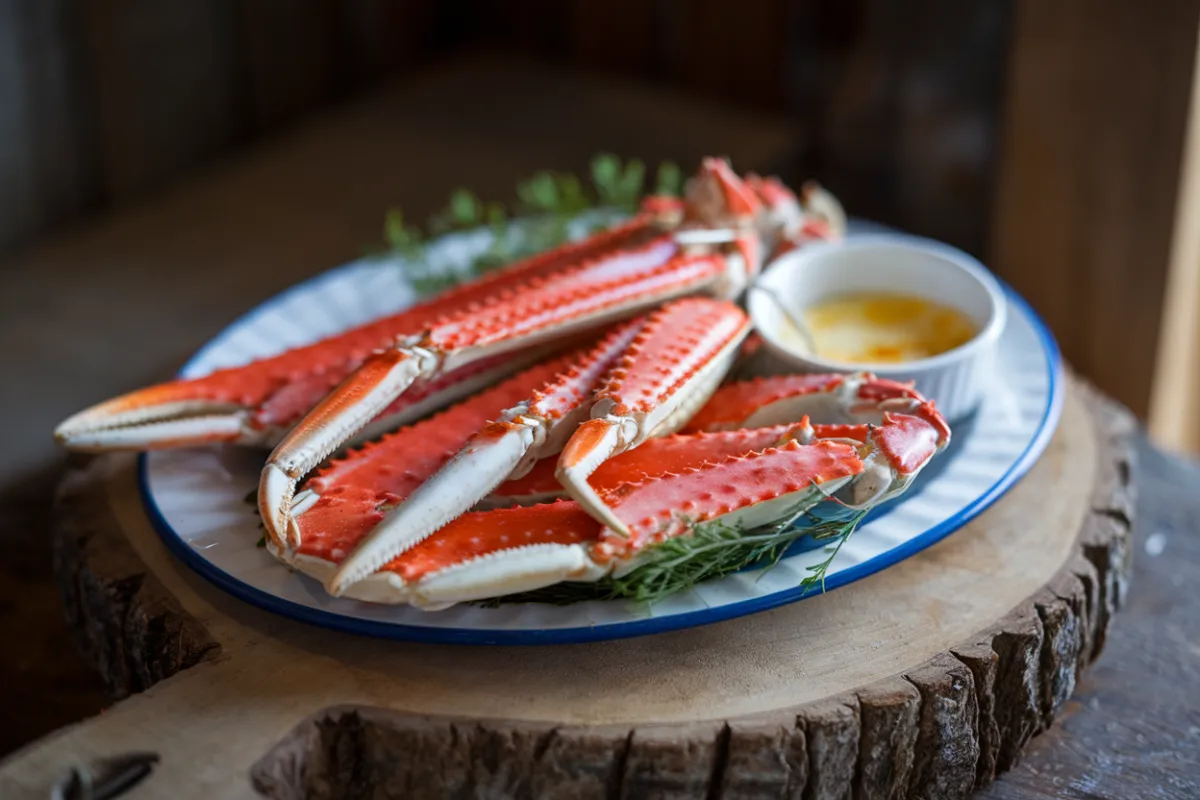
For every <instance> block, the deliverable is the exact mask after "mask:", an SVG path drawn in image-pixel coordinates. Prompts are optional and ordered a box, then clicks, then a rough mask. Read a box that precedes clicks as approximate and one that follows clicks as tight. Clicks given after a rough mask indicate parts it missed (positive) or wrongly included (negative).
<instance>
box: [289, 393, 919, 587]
mask: <svg viewBox="0 0 1200 800" xmlns="http://www.w3.org/2000/svg"><path fill="white" fill-rule="evenodd" d="M733 387H740V388H738V389H737V390H736V392H735V390H734V389H733ZM780 388H781V387H780V386H779V385H778V382H763V381H755V382H747V383H746V384H744V385H739V384H733V385H731V387H726V388H724V389H722V390H721V391H720V392H718V394H719V395H720V394H722V393H723V394H724V395H725V397H724V398H714V400H713V401H712V402H717V401H718V400H720V401H721V402H725V401H727V400H728V399H729V396H730V395H732V394H737V395H738V396H739V397H740V398H741V399H745V396H746V395H747V394H758V395H759V396H761V397H763V398H764V399H766V398H776V399H778V395H779V391H780ZM884 389H887V385H886V384H885V385H883V386H882V387H876V388H875V389H873V390H869V391H866V392H864V394H874V395H876V396H878V397H879V398H880V399H877V400H876V401H875V402H876V403H889V402H891V401H893V400H894V399H895V398H888V397H886V395H887V393H888V392H887V391H884ZM864 402H865V401H864ZM711 404H712V403H710V405H711ZM918 410H919V409H918ZM859 413H860V414H862V415H864V416H865V415H866V411H865V410H864V409H859ZM930 417H931V419H930V420H927V419H924V418H922V417H921V416H917V415H912V414H902V413H899V412H893V411H883V412H880V413H879V414H878V423H877V424H870V423H856V424H816V425H814V424H811V423H810V422H809V420H808V418H807V417H801V419H799V421H797V422H793V423H789V424H780V425H774V426H769V427H764V428H757V429H740V430H722V431H716V432H712V433H690V434H676V435H671V436H666V437H663V438H656V439H650V440H648V441H647V442H645V443H644V444H643V445H642V446H641V447H638V448H636V449H634V450H630V451H627V452H625V453H622V454H620V455H617V456H615V457H614V458H613V459H611V460H609V461H607V462H605V463H604V464H603V465H602V466H601V467H600V468H599V469H597V470H596V471H595V473H593V474H592V476H591V478H590V481H589V483H590V484H591V486H592V487H593V488H594V490H595V491H596V493H597V495H598V496H599V497H600V498H601V499H602V502H604V503H605V504H606V505H607V506H608V507H609V508H611V509H612V511H613V514H614V515H615V516H617V517H618V518H619V519H621V520H622V521H623V522H624V523H625V525H626V528H627V530H628V531H629V533H630V535H629V537H628V538H624V537H622V536H621V535H620V534H618V533H617V532H616V531H614V530H612V529H611V528H607V527H606V526H603V525H602V524H601V523H600V522H599V521H597V520H595V519H594V518H593V517H592V515H590V514H589V513H588V512H587V511H586V509H584V508H583V507H582V506H581V505H579V504H578V503H575V502H573V501H559V502H553V503H550V504H549V505H536V506H526V507H517V508H498V509H493V510H490V511H474V512H469V513H467V514H463V515H462V516H459V517H457V518H456V519H454V520H453V521H451V522H449V523H448V524H446V525H445V526H443V527H442V528H441V529H439V530H438V531H437V532H436V533H435V534H433V535H431V536H428V537H425V538H424V539H422V540H421V541H420V542H418V543H415V544H410V545H409V546H407V547H405V548H401V550H402V552H399V555H395V552H393V556H394V557H393V558H392V559H391V560H390V561H389V562H388V563H386V564H384V565H383V566H382V567H381V568H379V570H378V571H376V572H373V573H371V574H368V575H364V576H360V577H359V579H358V580H356V581H352V582H346V583H344V584H341V585H339V586H338V590H339V592H340V593H341V594H342V595H343V596H347V597H358V598H361V599H373V600H377V601H379V602H411V603H414V604H416V605H426V606H438V605H444V604H446V603H450V602H457V601H458V600H462V599H477V598H479V597H488V596H494V595H495V594H502V593H508V592H512V591H520V590H522V589H529V588H537V587H538V586H545V585H549V584H552V583H555V582H557V581H560V580H575V581H579V580H596V579H598V578H600V577H602V576H603V575H605V574H608V573H609V572H612V573H614V574H618V575H619V574H624V573H626V572H628V571H629V570H631V569H634V568H636V565H637V563H639V562H638V559H639V554H640V553H643V552H645V551H646V549H647V548H649V547H652V546H653V545H654V544H655V543H657V542H659V541H662V539H663V538H664V537H669V536H673V535H680V534H683V533H686V532H688V531H689V530H690V529H691V527H692V526H693V525H694V524H695V523H697V522H702V521H709V520H712V519H717V518H723V519H724V521H725V522H728V523H730V524H740V525H743V526H744V527H755V526H758V525H760V524H766V523H768V522H772V521H774V520H775V519H778V518H783V517H786V516H788V515H793V514H795V513H797V512H798V511H802V510H805V509H807V508H809V507H811V506H812V505H814V504H816V503H818V502H820V501H822V500H824V499H825V498H826V497H828V496H831V495H832V496H835V497H837V498H838V500H839V501H841V502H844V503H847V502H849V503H853V501H854V499H855V498H856V497H857V498H860V499H861V500H862V501H863V502H877V501H878V500H880V499H886V498H888V497H891V496H894V495H896V494H898V493H899V492H902V491H904V489H905V488H907V486H908V485H909V484H910V482H911V480H912V478H913V477H914V476H915V475H916V474H917V472H919V471H920V469H921V468H923V467H924V465H925V464H926V463H928V462H929V460H930V459H931V458H932V457H933V456H934V455H935V454H936V452H937V450H938V449H939V448H938V441H939V439H940V436H941V434H940V432H939V425H938V423H939V419H940V418H939V417H938V416H937V415H936V411H932V409H930ZM413 446H414V447H415V446H417V445H416V443H414V445H413ZM768 452H770V453H778V452H784V453H793V454H792V455H783V456H777V457H775V458H776V461H772V460H769V459H768V460H763V459H761V458H760V456H762V455H764V454H766V453H768ZM830 455H833V456H835V457H834V458H833V459H832V462H830V459H829V456H830ZM780 460H782V461H784V462H786V463H787V467H786V469H780V470H776V471H772V469H770V468H768V467H770V465H772V464H777V462H778V461H780ZM548 464H551V465H552V464H553V459H549V458H547V459H543V460H542V461H541V462H539V464H538V468H535V469H534V471H533V472H531V473H530V474H529V475H527V476H526V477H525V478H523V479H518V480H516V481H514V482H510V484H512V483H516V484H520V483H522V482H525V483H528V482H529V481H531V480H532V481H533V483H534V484H537V483H538V482H539V481H540V484H541V485H540V490H541V491H543V492H547V493H548V492H549V491H550V490H552V489H553V484H554V483H555V482H554V479H553V475H552V473H549V472H547V471H546V470H545V469H539V468H542V467H545V466H546V465H548ZM736 465H741V466H736ZM847 467H850V469H849V472H848V473H846V474H843V473H845V470H846V468H847ZM830 470H833V472H831V471H830ZM839 470H840V472H839ZM539 472H540V477H535V475H537V474H538V473H539ZM835 473H836V474H835ZM810 478H811V480H810ZM814 482H815V485H814ZM311 483H312V481H310V485H311ZM410 485H415V484H410ZM397 488H400V487H397ZM751 489H753V490H754V491H751ZM335 491H336V487H329V488H328V490H327V494H329V495H331V496H332V495H334V493H335ZM501 491H502V492H503V491H506V490H505V489H504V488H502V489H501ZM781 498H782V499H781ZM302 506H303V504H301V503H298V504H297V513H296V519H297V524H298V525H299V527H300V528H301V529H302V530H303V531H304V532H305V533H304V536H303V537H302V547H301V548H300V550H299V551H298V552H296V553H294V554H293V558H292V560H291V562H290V563H295V564H296V565H297V566H298V567H299V568H301V569H303V570H304V571H306V572H308V573H309V574H310V575H313V576H314V577H318V578H319V579H321V580H322V581H328V582H331V583H332V581H331V580H330V579H331V576H332V575H333V574H334V573H336V572H337V570H338V563H337V562H338V561H339V560H341V559H342V558H344V557H345V554H346V553H347V552H349V551H352V550H354V549H355V547H356V545H358V543H359V542H360V541H362V540H363V537H366V536H369V535H370V532H371V531H372V529H373V528H374V526H375V525H376V524H377V523H378V521H379V519H380V518H381V517H382V516H383V512H382V511H377V509H375V507H374V506H372V510H373V511H376V512H377V513H373V514H372V516H371V518H370V519H368V520H365V521H362V520H358V519H357V514H358V512H356V511H355V510H354V509H344V510H343V509H338V508H337V507H336V506H332V505H330V504H328V503H326V504H325V506H324V509H323V510H321V515H320V516H318V517H314V516H313V512H312V511H309V510H305V509H304V508H303V507H302ZM319 510H320V509H319ZM339 511H343V513H347V514H349V515H350V516H351V519H350V520H342V521H340V522H339V516H338V512H339ZM330 531H332V533H329V532H330ZM443 570H444V571H445V572H444V574H443Z"/></svg>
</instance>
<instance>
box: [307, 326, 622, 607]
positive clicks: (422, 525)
mask: <svg viewBox="0 0 1200 800" xmlns="http://www.w3.org/2000/svg"><path fill="white" fill-rule="evenodd" d="M643 324H644V320H643V319H640V318H639V319H635V320H632V321H630V322H627V323H625V324H623V325H621V326H620V327H618V328H617V329H616V330H614V331H612V332H611V333H610V334H609V335H607V336H605V337H604V338H603V339H602V340H601V341H600V343H599V344H598V345H596V346H594V347H592V348H591V349H590V350H588V351H586V352H583V353H580V354H579V355H578V357H577V358H576V359H574V360H573V361H572V363H571V367H570V369H568V370H566V371H564V372H562V373H560V374H558V375H555V376H554V378H553V379H552V380H550V381H548V382H547V383H546V384H545V385H543V386H541V387H539V388H538V389H536V390H535V391H533V392H532V393H531V394H530V396H529V397H527V398H525V399H523V400H522V401H521V402H520V403H519V404H517V405H515V406H513V407H512V408H509V409H508V410H506V411H505V412H504V413H503V414H502V415H500V417H499V418H498V419H496V420H495V421H493V422H489V423H488V424H487V425H485V426H483V428H482V429H481V430H480V431H479V432H478V433H476V434H475V435H474V436H472V437H471V438H470V440H469V441H468V442H467V443H466V444H465V445H464V446H463V448H462V449H461V450H460V451H459V452H458V453H457V454H456V455H455V456H454V457H453V458H451V459H450V460H449V461H448V462H447V463H446V465H445V466H444V467H442V468H441V470H439V471H438V472H437V474H436V475H433V476H432V477H431V478H430V479H429V480H427V481H425V482H424V483H422V484H421V485H420V486H419V487H417V488H416V489H415V490H414V491H413V492H412V493H411V494H410V495H409V496H408V497H407V498H406V499H405V500H404V501H403V502H402V503H401V504H400V505H399V506H397V507H396V508H394V509H392V511H391V512H389V513H388V515H387V516H386V517H384V519H383V521H382V522H381V523H380V524H379V525H378V526H377V527H376V528H375V529H374V530H372V531H371V533H370V535H368V536H367V537H365V538H364V539H363V540H362V541H360V542H359V543H358V545H357V546H356V547H355V548H354V549H353V550H352V551H351V552H350V555H348V556H347V557H346V560H345V561H343V562H342V564H341V567H340V568H339V569H338V571H337V573H335V574H334V576H333V577H332V578H331V579H330V582H329V585H328V589H329V591H330V593H331V594H335V595H336V594H339V593H340V591H341V590H342V588H344V587H345V586H346V585H348V584H350V583H353V582H354V581H357V580H359V579H360V578H362V577H363V576H365V575H367V574H369V573H371V572H374V571H375V570H376V569H378V568H379V567H380V566H381V565H382V564H384V563H386V562H387V561H389V560H391V559H392V558H393V557H395V556H396V555H397V554H398V553H401V552H404V551H405V550H407V549H408V548H410V547H412V546H413V545H414V544H416V543H417V542H419V541H421V540H422V539H424V538H425V537H427V536H429V535H430V534H431V533H433V532H434V531H436V530H438V529H439V528H441V527H442V526H443V525H445V524H446V523H447V522H449V521H450V520H452V519H454V518H455V517H457V516H459V515H460V514H462V513H463V512H465V511H468V510H470V508H471V507H472V506H474V505H475V504H476V503H477V502H478V501H479V500H480V498H482V497H484V496H485V495H487V494H488V492H490V491H492V489H494V488H495V487H496V486H497V485H498V484H500V483H501V482H503V481H504V480H506V479H508V478H510V477H519V476H521V475H524V474H525V473H526V472H528V471H529V469H530V468H531V467H532V466H533V465H534V463H536V462H537V460H538V459H542V458H545V457H547V456H550V455H553V454H555V453H558V452H559V451H560V450H561V449H562V446H563V443H564V442H565V441H566V439H567V437H568V436H570V434H571V432H572V431H574V430H575V428H576V427H578V425H579V423H580V422H581V421H582V420H583V418H584V417H585V415H586V414H587V411H588V409H589V408H590V400H591V396H592V393H593V391H594V390H595V388H596V385H597V383H598V382H599V381H600V379H601V378H602V377H603V376H604V374H605V373H606V372H607V371H608V368H609V367H610V366H611V365H612V363H613V362H614V361H615V360H616V359H617V357H618V356H620V355H621V354H622V353H623V352H624V351H625V349H626V348H627V347H628V346H629V344H630V342H631V341H632V340H633V338H634V336H635V335H636V334H637V333H638V331H639V330H640V329H641V328H642V326H643Z"/></svg>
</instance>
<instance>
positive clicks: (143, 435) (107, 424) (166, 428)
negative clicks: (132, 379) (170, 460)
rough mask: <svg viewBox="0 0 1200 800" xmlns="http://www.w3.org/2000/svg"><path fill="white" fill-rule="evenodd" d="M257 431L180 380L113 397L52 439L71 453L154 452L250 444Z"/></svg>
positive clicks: (234, 407)
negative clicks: (206, 444)
mask: <svg viewBox="0 0 1200 800" xmlns="http://www.w3.org/2000/svg"><path fill="white" fill-rule="evenodd" d="M262 434H263V431H262V430H258V429H256V428H255V427H254V426H253V425H252V424H251V422H250V418H249V415H248V414H247V413H246V410H245V409H244V408H243V407H242V406H241V405H239V404H238V403H236V402H233V401H231V400H222V399H220V397H219V396H214V397H204V396H203V395H201V394H200V393H198V392H196V390H195V388H194V387H193V386H192V385H190V384H189V383H186V382H182V381H181V382H175V383H166V384H162V385H160V386H153V387H150V388H149V389H143V390H141V391H137V392H130V393H129V394H125V395H122V396H120V397H116V398H113V399H112V400H108V401H107V402H104V403H100V404H98V405H95V406H92V407H91V408H88V409H85V410H83V411H81V412H79V413H78V414H75V415H73V416H71V417H69V418H68V419H66V420H65V421H63V422H62V423H61V424H59V426H58V427H57V428H56V429H55V431H54V438H55V439H56V440H57V441H58V442H59V443H60V444H63V445H66V446H68V447H70V448H71V449H72V450H77V451H80V452H85V453H86V452H103V451H105V450H111V449H114V448H119V449H160V448H164V449H165V448H170V447H178V446H181V445H184V444H193V443H204V442H239V443H244V444H246V443H251V442H255V441H258V440H260V439H261V437H262Z"/></svg>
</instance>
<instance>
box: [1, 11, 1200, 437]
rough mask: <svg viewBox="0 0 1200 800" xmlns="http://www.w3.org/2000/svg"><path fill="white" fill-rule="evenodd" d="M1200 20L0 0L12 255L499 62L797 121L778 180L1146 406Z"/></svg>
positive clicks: (1125, 15)
mask: <svg viewBox="0 0 1200 800" xmlns="http://www.w3.org/2000/svg"><path fill="white" fill-rule="evenodd" d="M1198 20H1200V0H1162V1H1161V2H1156V3H1142V4H1137V3H1130V2H1127V1H1126V0H1094V2H1093V0H997V1H996V2H987V3H963V2H960V1H959V0H906V1H905V2H899V1H898V0H754V2H740V3H735V2H729V1H728V0H490V2H489V0H458V2H454V3H449V2H436V0H0V254H2V253H3V252H4V251H6V250H11V249H13V248H15V247H18V246H20V245H21V244H23V243H26V242H28V241H30V240H31V239H33V238H34V237H36V236H37V235H38V234H45V233H48V232H52V231H54V230H56V229H57V228H58V227H59V226H61V225H63V224H65V223H68V222H72V221H75V220H79V219H81V218H85V217H86V215H87V214H89V213H96V212H102V211H103V210H104V209H107V208H111V207H114V206H117V205H120V204H122V203H127V202H134V201H136V200H137V199H138V198H141V197H144V196H145V195H146V193H147V192H150V191H153V190H156V189H159V188H162V187H165V186H169V185H170V184H171V182H173V181H176V180H179V179H181V178H184V177H186V176H187V175H188V174H190V173H192V172H193V171H194V170H198V169H203V168H204V166H205V165H206V164H208V163H210V162H211V161H212V159H214V158H216V157H218V156H227V155H229V154H231V153H236V152H238V151H239V150H240V149H244V148H247V147H252V146H255V145H257V144H259V143H262V142H264V141H266V140H268V139H270V138H271V137H274V136H278V135H280V134H283V133H285V132H286V130H287V129H288V128H289V126H291V125H293V124H296V123H298V122H300V121H302V120H304V119H305V118H306V117H308V116H309V115H311V114H316V113H323V112H324V111H326V110H328V109H331V108H333V107H336V105H337V104H338V103H340V102H342V101H344V100H346V99H348V98H351V97H353V95H355V93H358V92H362V91H369V90H370V89H371V87H372V86H373V85H375V84H377V83H379V82H380V81H383V80H387V79H397V80H419V79H420V74H421V71H422V70H423V69H425V68H426V67H428V66H430V65H431V64H433V63H435V62H437V61H438V60H439V59H444V58H449V57H453V56H454V55H455V54H456V53H457V52H459V51H462V50H465V49H470V48H488V49H497V48H500V49H503V50H505V51H510V52H513V53H516V54H520V55H521V56H522V57H533V58H536V59H538V60H540V61H541V62H542V63H544V64H545V65H546V69H548V70H562V69H565V68H570V69H577V70H592V71H600V72H604V73H608V74H616V75H620V76H624V77H626V78H628V79H631V80H637V81H641V82H645V83H650V84H657V85H662V86H667V87H670V88H671V89H673V90H676V91H684V92H688V93H691V94H695V95H699V96H702V97H704V98H707V99H710V100H715V101H718V102H721V103H725V104H728V105H730V106H731V107H737V108H739V109H741V110H746V109H750V110H753V111H755V112H759V113H762V114H764V115H768V116H770V117H771V118H772V119H773V120H775V121H778V120H780V119H782V120H784V121H786V123H787V124H789V125H790V126H791V127H792V128H793V129H794V131H795V137H796V147H795V148H794V153H795V163H793V164H791V165H785V166H783V167H782V171H783V172H784V173H785V174H784V175H783V177H784V178H785V179H788V180H791V181H797V180H800V179H803V178H806V177H810V176H811V177H816V178H818V179H819V180H821V181H822V182H823V183H825V184H826V185H828V186H829V187H830V188H831V189H832V190H833V191H834V192H835V193H836V194H837V195H838V196H839V197H840V198H841V199H842V200H843V202H844V203H845V205H846V206H847V208H848V209H849V210H850V211H851V212H852V213H854V214H856V215H860V216H864V217H868V218H873V219H876V220H879V221H881V222H885V223H889V224H892V225H896V226H899V227H902V228H905V229H908V230H910V231H913V232H916V233H920V234H924V235H928V236H933V237H935V238H939V239H943V240H945V241H948V242H950V243H952V244H955V245H958V246H959V247H962V248H964V249H966V250H967V251H969V252H971V253H973V254H975V255H978V256H980V257H982V258H984V259H985V260H986V261H987V263H988V264H989V266H991V267H992V268H993V269H995V270H996V271H997V272H998V273H999V274H1000V275H1001V276H1002V277H1004V278H1006V279H1009V280H1010V281H1011V282H1012V283H1014V285H1015V286H1016V288H1017V289H1018V290H1019V291H1021V292H1022V293H1023V294H1024V295H1025V296H1026V297H1027V298H1029V299H1030V300H1031V301H1032V303H1033V305H1034V306H1035V308H1037V309H1038V310H1039V311H1040V312H1042V313H1043V314H1044V315H1045V316H1046V317H1047V319H1048V320H1049V322H1050V323H1051V326H1052V328H1053V329H1054V332H1055V333H1056V334H1057V335H1058V337H1059V339H1060V341H1061V343H1062V345H1063V349H1064V352H1065V353H1066V355H1067V357H1068V359H1069V360H1070V361H1072V363H1074V364H1075V365H1076V366H1077V367H1079V368H1080V369H1082V370H1083V372H1084V373H1085V374H1086V375H1088V376H1089V377H1092V378H1093V379H1095V380H1097V381H1098V382H1099V383H1100V385H1101V386H1102V387H1103V388H1104V389H1105V390H1107V391H1109V392H1110V393H1111V394H1113V395H1115V396H1116V397H1117V398H1118V399H1119V400H1121V401H1122V402H1124V403H1126V404H1127V405H1129V406H1130V407H1131V408H1132V409H1133V410H1134V411H1135V412H1137V413H1139V414H1142V415H1145V413H1146V412H1147V409H1148V407H1149V394H1150V385H1151V374H1152V371H1153V366H1152V365H1153V364H1154V360H1155V353H1156V351H1157V348H1158V338H1159V327H1160V326H1159V322H1160V316H1161V305H1162V295H1163V292H1164V291H1165V288H1164V287H1165V275H1166V271H1167V253H1168V250H1169V242H1170V237H1171V232H1172V225H1173V211H1174V208H1175V201H1176V195H1177V187H1176V183H1177V178H1176V176H1177V174H1178V170H1179V165H1180V154H1181V151H1182V142H1183V129H1184V120H1185V119H1186V109H1187V105H1188V96H1189V90H1190V85H1191V64H1192V63H1193V60H1194V58H1195V49H1196V34H1197V23H1198ZM479 80H480V81H486V80H488V76H487V75H486V74H481V75H480V76H479ZM446 102H447V103H453V102H455V98H446ZM499 113H502V112H498V114H499ZM542 113H544V115H545V124H546V125H547V126H556V125H559V124H561V123H562V121H561V120H558V119H556V118H555V109H553V108H546V109H545V110H544V112H542ZM501 123H502V120H500V119H498V121H497V124H501ZM412 124H413V125H420V124H421V120H420V119H413V121H412ZM563 129H564V131H566V130H569V129H570V126H569V125H563ZM480 135H481V137H486V135H487V132H486V130H483V131H480ZM481 141H482V139H481ZM622 155H626V156H635V155H638V153H636V152H629V153H622ZM735 166H736V165H735ZM450 188H451V187H449V186H446V187H431V191H432V192H433V193H435V194H438V195H440V194H442V193H444V192H445V191H447V190H448V189H450ZM382 213H383V209H380V214H381V215H382ZM1078 287H1082V288H1078Z"/></svg>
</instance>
